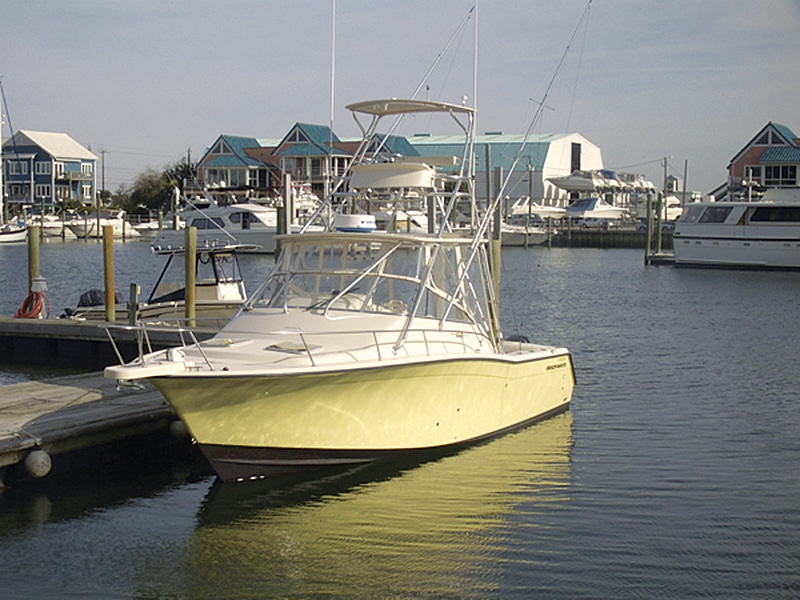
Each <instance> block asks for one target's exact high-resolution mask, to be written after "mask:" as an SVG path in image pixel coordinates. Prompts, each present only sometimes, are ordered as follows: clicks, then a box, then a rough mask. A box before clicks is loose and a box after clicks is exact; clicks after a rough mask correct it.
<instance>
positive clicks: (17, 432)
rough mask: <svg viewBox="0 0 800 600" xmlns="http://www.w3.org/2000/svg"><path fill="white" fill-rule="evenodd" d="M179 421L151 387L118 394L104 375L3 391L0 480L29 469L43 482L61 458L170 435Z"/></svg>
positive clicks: (31, 383) (22, 385) (146, 385)
mask: <svg viewBox="0 0 800 600" xmlns="http://www.w3.org/2000/svg"><path fill="white" fill-rule="evenodd" d="M175 420H176V417H175V414H174V413H173V411H172V408H171V407H170V406H169V404H167V402H166V400H164V398H163V396H162V395H161V394H160V393H159V392H158V391H157V390H156V389H155V388H154V387H153V386H152V385H150V384H149V383H147V382H141V385H138V382H137V385H136V386H135V387H134V386H128V387H124V388H119V389H118V387H117V382H115V381H113V380H108V379H105V378H104V377H103V374H102V373H89V374H80V375H68V376H63V377H56V378H52V379H47V380H41V381H29V382H25V383H17V384H12V385H7V386H3V387H2V395H0V475H2V474H4V472H6V474H7V475H12V473H11V470H13V469H15V468H17V469H18V468H20V467H22V466H24V468H25V470H26V471H27V475H30V476H33V477H37V478H39V477H44V476H45V475H47V474H48V473H49V472H50V470H51V467H52V465H53V460H54V459H55V457H57V456H59V455H65V454H67V453H71V452H74V451H77V450H83V449H87V448H98V447H102V446H103V445H106V444H109V443H112V442H119V441H125V440H129V439H131V438H134V437H139V436H143V435H146V434H151V433H156V432H159V431H160V432H169V430H170V427H171V425H172V423H173V422H174V421H175ZM14 478H15V479H16V478H18V477H14ZM2 483H3V479H2V478H0V486H2Z"/></svg>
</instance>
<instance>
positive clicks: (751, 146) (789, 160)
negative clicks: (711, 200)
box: [713, 121, 800, 200]
mask: <svg viewBox="0 0 800 600" xmlns="http://www.w3.org/2000/svg"><path fill="white" fill-rule="evenodd" d="M798 173H800V138H798V136H797V135H796V134H795V133H794V132H793V131H792V130H791V129H789V128H788V127H786V126H785V125H781V124H779V123H775V122H772V121H770V122H769V123H767V124H766V125H765V126H764V127H762V128H761V130H760V131H759V132H758V133H757V134H756V135H754V136H753V137H752V138H751V139H750V141H749V142H747V144H745V145H744V146H743V147H742V148H741V150H739V151H738V152H737V153H736V154H735V155H734V156H733V158H732V159H731V161H730V163H729V164H728V181H727V184H726V185H724V186H722V187H721V188H719V189H717V190H714V192H713V193H714V195H715V196H716V197H717V199H718V200H720V199H723V198H726V199H729V200H732V199H737V198H747V197H748V196H752V195H753V194H760V193H761V192H763V191H764V190H766V189H767V188H784V187H797V186H798V185H800V179H798ZM726 188H727V189H726Z"/></svg>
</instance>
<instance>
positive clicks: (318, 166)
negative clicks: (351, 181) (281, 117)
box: [273, 123, 350, 197]
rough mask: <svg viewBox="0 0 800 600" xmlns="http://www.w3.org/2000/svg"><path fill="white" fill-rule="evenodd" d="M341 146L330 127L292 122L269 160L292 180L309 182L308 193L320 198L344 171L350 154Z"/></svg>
mask: <svg viewBox="0 0 800 600" xmlns="http://www.w3.org/2000/svg"><path fill="white" fill-rule="evenodd" d="M341 146H342V140H340V139H339V138H338V137H337V136H336V134H335V133H333V131H331V129H330V127H326V126H325V125H311V124H309V123H295V124H294V126H293V127H292V128H291V129H290V130H289V132H288V133H287V134H286V135H285V136H284V137H283V139H282V140H281V141H280V142H279V143H278V146H277V147H276V148H275V150H274V152H273V157H275V158H276V159H277V160H278V161H279V164H280V168H281V171H282V172H283V173H288V174H289V175H291V176H292V181H297V182H303V183H309V184H311V191H312V193H314V194H316V195H317V196H319V197H324V196H325V195H326V194H327V192H328V190H329V189H330V185H331V183H332V182H333V181H335V180H336V178H337V177H339V175H342V174H343V173H344V171H345V169H346V168H347V163H348V161H349V159H350V153H348V152H346V151H345V150H343V149H341Z"/></svg>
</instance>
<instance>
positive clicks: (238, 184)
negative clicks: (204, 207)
mask: <svg viewBox="0 0 800 600" xmlns="http://www.w3.org/2000/svg"><path fill="white" fill-rule="evenodd" d="M277 144H278V140H265V139H256V138H252V137H242V136H236V135H220V136H219V137H218V138H217V139H216V140H215V141H214V143H213V144H211V146H209V148H208V150H206V152H205V154H204V155H203V156H202V157H201V158H200V160H199V161H198V163H197V178H198V181H199V184H200V186H201V187H202V188H206V189H208V190H209V191H210V192H211V193H212V195H219V196H222V197H225V198H227V199H228V200H229V201H230V200H244V199H251V200H253V199H258V198H269V197H271V196H272V195H273V193H274V190H275V189H276V188H277V187H278V186H279V185H280V181H281V178H280V172H279V168H278V166H277V165H276V164H274V162H273V161H272V159H271V157H272V151H273V150H274V148H275V147H276V146H277Z"/></svg>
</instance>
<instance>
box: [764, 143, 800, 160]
mask: <svg viewBox="0 0 800 600" xmlns="http://www.w3.org/2000/svg"><path fill="white" fill-rule="evenodd" d="M758 162H761V163H780V162H786V163H798V162H800V148H799V147H797V146H770V147H769V148H767V149H766V150H765V151H764V154H762V155H761V158H760V159H759V161H758Z"/></svg>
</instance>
